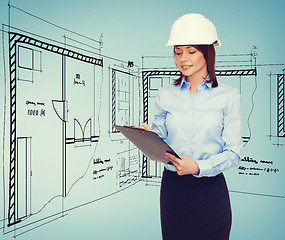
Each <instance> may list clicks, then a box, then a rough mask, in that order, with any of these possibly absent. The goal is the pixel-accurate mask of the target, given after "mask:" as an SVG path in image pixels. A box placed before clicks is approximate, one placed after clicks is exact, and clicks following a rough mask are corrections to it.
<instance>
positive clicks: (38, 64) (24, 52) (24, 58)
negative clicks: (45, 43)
mask: <svg viewBox="0 0 285 240" xmlns="http://www.w3.org/2000/svg"><path fill="white" fill-rule="evenodd" d="M34 71H37V72H42V52H41V51H38V50H36V49H32V48H28V47H24V46H18V71H17V72H18V80H22V81H27V82H33V80H34V79H33V72H34Z"/></svg>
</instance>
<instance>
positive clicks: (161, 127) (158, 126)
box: [152, 90, 168, 140]
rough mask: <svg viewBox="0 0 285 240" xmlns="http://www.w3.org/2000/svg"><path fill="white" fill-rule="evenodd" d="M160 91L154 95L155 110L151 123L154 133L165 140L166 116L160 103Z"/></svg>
mask: <svg viewBox="0 0 285 240" xmlns="http://www.w3.org/2000/svg"><path fill="white" fill-rule="evenodd" d="M161 94H162V93H161V91H160V90H159V91H158V92H157V94H156V99H155V108H154V119H153V122H152V127H153V131H154V132H156V133H157V134H158V135H159V136H160V137H161V138H162V139H163V140H166V138H167V135H168V133H167V129H166V125H165V121H166V114H167V112H166V111H165V109H164V107H163V104H162V101H161Z"/></svg>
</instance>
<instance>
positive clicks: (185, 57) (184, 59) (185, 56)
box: [181, 52, 188, 62]
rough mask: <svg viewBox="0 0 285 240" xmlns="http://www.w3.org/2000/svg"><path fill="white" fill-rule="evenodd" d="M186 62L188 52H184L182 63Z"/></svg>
mask: <svg viewBox="0 0 285 240" xmlns="http://www.w3.org/2000/svg"><path fill="white" fill-rule="evenodd" d="M186 60H188V56H187V53H186V52H182V55H181V61H182V62H185V61H186Z"/></svg>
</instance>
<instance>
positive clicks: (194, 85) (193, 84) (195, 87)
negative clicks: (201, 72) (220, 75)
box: [186, 75, 207, 94]
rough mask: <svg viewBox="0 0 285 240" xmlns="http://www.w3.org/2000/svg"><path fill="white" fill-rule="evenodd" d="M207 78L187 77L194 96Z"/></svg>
mask: <svg viewBox="0 0 285 240" xmlns="http://www.w3.org/2000/svg"><path fill="white" fill-rule="evenodd" d="M206 77H207V75H206V76H186V81H187V82H189V83H190V90H191V92H192V93H193V94H195V93H197V92H198V86H199V84H201V83H203V82H204V81H205V79H206Z"/></svg>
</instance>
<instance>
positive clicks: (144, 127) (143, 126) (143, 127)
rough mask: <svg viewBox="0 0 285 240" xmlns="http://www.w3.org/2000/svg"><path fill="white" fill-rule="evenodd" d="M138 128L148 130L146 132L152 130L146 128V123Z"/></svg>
mask: <svg viewBox="0 0 285 240" xmlns="http://www.w3.org/2000/svg"><path fill="white" fill-rule="evenodd" d="M139 128H142V129H145V130H148V131H151V130H152V129H151V128H150V127H149V126H148V124H147V123H143V124H142V125H141V126H140V127H139Z"/></svg>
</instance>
